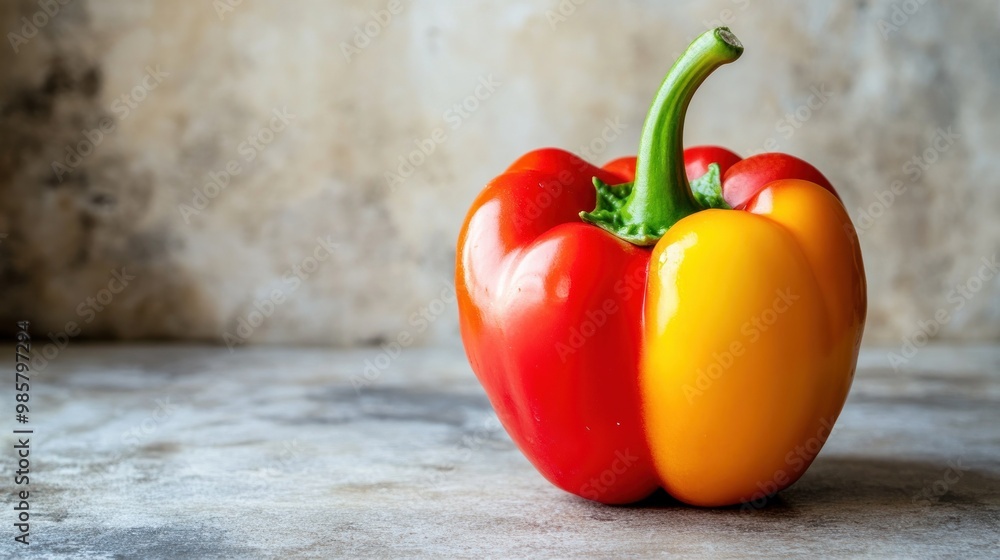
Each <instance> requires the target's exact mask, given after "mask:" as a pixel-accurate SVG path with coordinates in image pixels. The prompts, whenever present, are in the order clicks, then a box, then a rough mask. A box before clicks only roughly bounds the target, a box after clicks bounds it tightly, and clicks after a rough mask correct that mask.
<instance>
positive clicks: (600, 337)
mask: <svg viewBox="0 0 1000 560" xmlns="http://www.w3.org/2000/svg"><path fill="white" fill-rule="evenodd" d="M742 52H743V46H742V44H741V43H740V42H739V40H737V38H736V37H735V36H734V35H733V34H732V32H730V31H729V29H727V28H717V29H713V30H711V31H709V32H707V33H705V34H703V35H701V36H700V37H698V38H697V39H696V40H695V41H694V42H693V43H692V44H691V46H690V47H689V48H688V49H687V50H686V51H685V52H684V53H683V55H681V57H680V58H679V59H678V60H677V62H676V63H675V64H674V66H673V67H672V68H671V69H670V71H669V73H668V74H667V76H666V78H665V79H664V80H663V84H662V85H661V86H660V89H659V91H658V93H657V95H656V98H655V99H654V100H653V103H652V105H651V107H650V110H649V113H648V115H647V116H646V120H645V123H644V124H643V128H642V134H641V137H640V142H639V149H638V154H637V156H636V157H628V158H620V159H617V160H615V161H612V162H610V163H608V164H606V165H604V166H603V167H597V166H595V165H593V164H591V163H588V162H585V161H583V160H581V159H580V158H579V157H577V156H575V155H573V154H571V153H569V152H566V151H563V150H559V149H555V148H543V149H539V150H535V151H532V152H530V153H528V154H525V155H524V156H522V157H521V158H520V159H518V160H517V161H515V162H514V163H513V164H512V165H511V166H510V167H509V168H507V170H506V171H504V172H503V173H502V174H500V175H499V176H497V177H496V178H495V179H493V180H492V181H491V182H490V183H489V184H488V185H487V186H486V188H485V189H484V190H483V191H482V192H481V193H480V195H479V196H478V198H476V200H475V201H474V202H473V204H472V207H471V208H470V210H469V212H468V215H467V217H466V219H465V223H464V225H463V227H462V230H461V233H460V235H459V239H458V251H457V262H456V271H455V275H456V289H457V294H458V304H459V318H460V324H461V333H462V340H463V343H464V345H465V350H466V354H467V356H468V359H469V362H470V364H471V366H472V369H473V370H474V371H475V374H476V376H477V377H478V379H479V381H480V382H481V383H482V385H483V387H484V389H485V390H486V393H487V395H488V396H489V399H490V402H491V404H492V405H493V408H494V409H495V410H496V412H497V415H498V417H499V419H500V421H501V422H502V424H503V426H504V427H505V428H506V430H507V432H508V433H509V434H510V436H511V438H512V439H513V440H514V442H515V443H516V444H517V446H518V447H519V448H520V450H521V451H522V452H523V453H524V455H525V456H526V457H527V458H528V459H529V460H530V461H531V463H532V464H533V465H534V466H535V467H536V468H537V469H538V471H539V472H540V473H541V474H542V475H543V476H544V477H545V478H547V479H548V480H549V481H551V482H552V483H553V484H554V485H556V486H558V487H559V488H561V489H563V490H565V491H567V492H570V493H573V494H576V495H578V496H581V497H584V498H587V499H591V500H596V501H599V502H603V503H608V504H625V503H631V502H635V501H638V500H641V499H643V498H645V497H647V496H649V495H650V494H652V493H654V492H656V491H657V490H658V489H660V488H662V489H664V490H665V491H666V492H667V493H668V494H670V495H671V496H672V497H674V498H676V499H677V500H680V501H682V502H685V503H687V504H692V505H696V506H726V505H732V504H740V503H744V504H747V503H754V502H756V501H758V500H759V499H761V498H763V497H766V496H770V495H773V494H775V493H777V492H780V491H781V490H783V489H785V488H787V487H788V486H790V485H791V484H793V483H794V482H795V481H796V480H798V479H799V478H800V477H801V476H802V474H803V473H804V472H805V471H806V469H808V467H809V465H810V464H811V463H812V461H813V460H814V459H815V457H816V455H817V454H818V453H819V451H820V449H821V448H822V446H823V443H824V442H825V441H826V438H827V437H828V436H829V433H830V430H831V429H832V427H833V424H834V422H835V421H836V419H837V416H838V415H839V414H840V410H841V408H842V407H843V405H844V401H845V400H846V398H847V394H848V390H849V389H850V386H851V381H852V379H853V376H854V370H855V366H856V364H857V358H858V349H859V346H860V342H861V335H862V331H863V329H864V323H865V314H866V309H867V300H866V297H867V296H866V287H865V273H864V266H863V263H862V258H861V250H860V247H859V244H858V239H857V234H856V233H855V230H854V226H853V225H852V223H851V220H850V218H849V217H848V214H847V212H846V211H845V209H844V206H843V204H842V203H841V201H840V199H839V197H838V195H837V192H836V190H835V189H834V187H833V185H831V183H830V182H829V181H828V180H827V179H826V177H824V176H823V174H822V173H820V171H819V170H817V169H816V168H815V167H813V166H812V165H810V164H809V163H806V162H805V161H802V160H800V159H798V158H796V157H793V156H790V155H787V154H780V153H764V154H760V155H755V156H752V157H749V158H746V159H742V158H740V156H738V155H737V154H735V153H733V152H731V151H729V150H727V149H725V148H721V147H717V146H697V147H690V148H687V149H684V145H683V137H682V133H683V128H684V115H685V112H686V111H687V108H688V105H689V102H690V101H691V98H692V97H693V95H694V93H695V91H696V90H697V89H698V87H699V86H700V85H701V84H702V82H704V81H705V79H706V78H707V77H708V76H709V74H711V73H712V72H713V71H714V70H715V69H717V68H719V67H720V66H722V65H724V64H728V63H730V62H733V61H735V60H736V59H738V58H739V57H740V55H741V54H742Z"/></svg>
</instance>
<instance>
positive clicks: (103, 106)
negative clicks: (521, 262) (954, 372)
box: [0, 0, 1000, 344]
mask: <svg viewBox="0 0 1000 560" xmlns="http://www.w3.org/2000/svg"><path fill="white" fill-rule="evenodd" d="M60 1H66V0H60ZM577 3H578V4H579V5H576V4H574V3H573V2H570V1H569V0H564V1H563V2H561V3H559V2H532V1H527V0H523V1H506V2H499V1H498V2H447V3H446V2H419V3H418V2H410V1H406V0H404V1H402V2H400V3H398V4H396V3H395V2H393V3H390V2H388V0H373V1H366V2H360V1H356V2H346V1H341V2H329V1H323V0H316V1H306V0H296V1H291V2H277V1H263V0H257V1H253V0H243V1H242V2H239V1H238V0H214V1H213V2H210V1H208V0H205V1H180V2H178V1H167V0H133V1H128V2H125V1H120V2H111V1H97V0H74V1H72V2H68V3H67V4H66V5H65V6H63V5H61V4H60V3H59V2H58V1H57V2H54V3H53V2H49V3H46V2H34V1H27V0H22V1H17V2H3V3H2V4H0V30H3V32H4V33H5V34H7V35H6V37H7V41H6V44H4V45H2V48H0V73H2V79H0V107H2V111H0V130H2V135H0V196H2V200H3V203H2V206H0V328H2V329H4V330H7V331H9V330H10V325H11V323H12V321H14V320H16V319H19V318H25V317H30V318H32V319H33V320H34V321H35V326H36V328H37V329H39V330H42V329H44V330H46V331H52V332H53V333H55V334H56V335H58V334H59V333H60V332H65V333H67V336H69V337H74V336H108V337H123V338H135V337H166V338H174V337H180V338H197V339H207V340H216V341H218V340H222V339H223V337H224V335H225V333H230V335H232V337H234V338H231V339H230V341H231V342H232V341H233V340H236V342H237V343H239V342H242V341H243V340H250V341H253V342H294V343H321V344H325V343H332V344H352V343H359V342H371V341H375V340H379V339H382V338H395V337H396V336H397V334H398V333H400V332H404V331H405V332H408V333H410V334H411V335H413V336H414V337H415V338H416V339H418V340H425V341H426V340H445V339H449V338H453V337H454V336H456V333H457V328H456V317H455V312H454V308H453V305H452V304H450V303H448V300H450V299H451V293H450V290H449V287H448V282H449V281H450V278H451V271H452V266H453V261H454V240H455V237H456V234H457V231H458V227H459V225H460V222H461V220H462V218H463V216H464V213H465V210H466V208H467V206H468V204H469V203H470V202H471V199H472V198H473V197H474V196H475V194H476V193H477V192H478V190H479V189H480V188H481V187H482V186H483V185H484V183H485V182H486V181H487V180H489V179H490V178H491V177H492V176H494V175H495V174H497V173H498V172H499V171H500V170H502V169H503V168H504V167H505V166H506V165H507V164H508V163H509V162H511V161H512V160H513V159H514V158H515V157H517V156H518V155H519V154H520V153H522V152H524V151H527V150H529V149H531V148H534V147H539V146H543V145H557V146H563V147H567V148H570V149H573V150H577V151H582V150H583V149H586V150H589V151H591V152H593V153H592V154H591V156H590V157H592V158H593V159H594V160H596V161H599V162H600V161H604V160H607V159H610V158H612V157H614V156H618V155H622V154H627V153H633V152H634V150H635V147H636V144H637V139H638V135H639V130H640V126H641V124H642V119H643V116H644V114H645V111H646V109H647V106H648V103H649V101H650V99H651V96H652V94H653V92H654V90H655V88H656V87H657V85H658V84H659V82H660V79H661V78H662V75H663V74H664V72H665V71H666V70H667V68H668V67H669V65H670V64H671V62H672V61H673V58H674V56H676V55H677V54H678V53H679V52H680V51H681V50H682V48H683V47H684V46H685V45H686V44H687V42H688V41H689V40H690V39H692V38H693V37H694V36H695V35H697V34H698V33H700V32H701V31H703V30H704V29H706V28H707V27H710V26H713V25H717V24H718V23H720V22H721V23H726V24H729V25H730V26H731V27H732V28H733V30H734V31H735V32H736V33H737V35H738V36H739V37H740V38H741V39H742V40H743V42H744V44H745V45H746V47H747V50H746V53H745V55H744V57H743V58H742V59H741V60H740V61H739V62H738V63H736V64H734V65H732V66H729V67H726V68H724V69H723V70H721V71H720V72H718V73H717V74H716V75H714V76H713V77H712V78H711V79H710V80H709V81H708V82H707V83H706V84H705V86H704V88H703V90H702V91H701V93H700V94H699V97H698V98H697V99H696V100H695V101H694V103H693V104H692V105H691V112H690V117H689V119H688V123H687V134H686V139H687V143H688V144H695V143H706V142H712V143H719V144H722V145H727V146H730V147H732V148H734V149H736V150H737V151H740V152H742V153H744V154H746V153H749V152H752V151H759V150H763V149H765V148H766V149H776V150H782V151H788V152H791V153H794V154H796V155H799V156H801V157H803V158H806V159H808V160H810V161H813V162H814V163H815V164H816V165H817V166H818V167H819V168H820V169H822V170H823V171H824V172H825V173H826V174H827V175H828V177H830V178H831V179H832V180H833V182H834V184H835V185H837V187H838V189H840V192H841V193H842V196H843V199H844V201H845V203H846V205H847V207H848V208H849V210H850V211H851V214H852V216H853V217H854V218H855V220H856V221H858V223H859V225H860V229H861V238H862V243H863V246H864V251H865V258H866V264H867V267H868V275H869V276H868V278H869V287H870V299H871V311H870V316H869V328H868V331H867V340H869V341H879V340H881V341H889V342H891V341H898V340H900V338H902V337H904V336H907V335H910V334H912V333H914V332H915V331H916V329H918V328H919V321H921V320H925V319H932V318H933V317H934V315H935V313H936V312H938V311H939V310H944V311H945V312H946V315H947V318H946V319H941V320H940V323H942V324H943V325H942V327H941V328H940V329H939V330H940V332H939V333H938V335H937V336H940V337H944V338H949V339H992V340H996V339H998V338H1000V321H998V318H1000V297H998V296H1000V281H995V280H992V279H987V280H985V281H981V280H977V279H974V277H975V275H976V274H977V273H978V272H980V268H981V266H982V265H981V259H983V258H986V259H988V260H989V259H991V258H992V257H993V256H994V254H995V253H996V252H997V250H998V249H1000V247H998V244H1000V221H998V220H997V215H998V211H1000V191H998V189H997V186H998V182H997V179H996V178H997V177H998V176H1000V160H998V159H997V157H996V147H997V146H998V145H1000V126H998V124H1000V120H998V113H997V110H996V107H995V104H996V99H997V94H998V93H1000V88H998V85H1000V44H998V43H997V41H996V29H997V25H998V23H1000V13H998V7H997V4H996V3H995V2H949V3H947V4H946V3H944V2H935V1H933V0H931V1H928V2H925V3H923V4H921V3H919V2H917V1H916V0H908V1H906V2H903V1H895V2H892V1H888V2H865V1H859V2H825V3H819V2H814V3H808V5H806V3H800V2H791V1H787V2H761V1H755V0H731V1H730V0H719V1H712V2H705V1H699V2H689V3H681V2H654V1H652V0H650V1H645V2H615V3H611V2H597V1H594V0H591V1H589V2H587V1H581V0H577ZM49 4H51V5H52V6H56V7H58V13H55V14H54V15H52V16H51V17H49V16H48V15H47V14H45V15H39V13H41V14H44V11H43V9H44V7H45V6H48V5H49ZM52 6H50V11H54V10H53V9H52ZM387 7H393V8H394V9H396V8H398V9H396V10H395V11H397V12H398V13H395V14H392V13H390V12H388V11H382V10H385V9H386V8H387ZM230 8H231V9H230ZM373 11H375V12H376V15H373V13H372V12H373ZM22 18H27V20H24V19H22ZM31 20H34V23H26V21H28V22H30V21H31ZM380 20H381V21H380ZM36 24H37V30H36ZM358 29H360V30H361V33H364V32H365V31H366V30H367V32H368V33H369V34H370V35H373V37H370V38H369V37H361V36H357V33H358V31H357V30H358ZM481 84H484V85H482V86H481ZM477 88H478V89H477ZM477 93H478V94H479V97H480V99H475V97H472V98H470V96H475V95H476V94H477ZM463 103H466V104H467V106H468V107H470V110H468V111H466V110H465V109H461V108H459V109H457V110H456V108H455V106H456V104H458V105H461V104H463ZM602 135H604V137H605V138H610V139H612V140H611V142H608V143H607V145H606V146H605V145H603V141H596V140H595V139H598V138H600V137H601V136H602ZM428 138H430V139H431V140H430V142H431V144H433V146H434V151H433V153H431V154H430V155H428V156H427V157H426V158H424V159H425V161H423V162H422V163H421V164H420V165H418V166H416V168H415V169H414V170H413V171H412V173H411V174H410V175H409V176H408V177H406V178H405V179H404V180H402V181H401V182H398V181H394V183H395V184H394V185H389V184H387V179H386V173H387V172H391V171H393V170H394V169H396V167H397V165H398V163H399V158H400V156H404V155H406V154H407V153H409V152H410V151H411V150H413V149H414V147H415V144H414V142H415V141H417V142H419V141H421V140H425V139H428ZM424 144H425V145H429V144H427V142H424ZM588 146H589V147H588ZM914 158H917V159H914ZM53 162H56V164H55V165H54V163H53ZM404 171H405V170H404ZM897 181H898V182H897ZM212 182H214V183H216V184H219V185H223V184H224V188H217V187H215V186H212V185H210V183H212ZM894 182H895V183H894ZM123 269H124V270H123ZM984 270H986V269H984ZM983 275H984V277H987V276H989V275H990V273H988V272H983ZM117 277H121V278H117ZM129 277H132V278H129ZM126 283H127V285H124V284H126ZM959 284H961V285H963V286H965V285H968V288H969V290H970V291H969V292H968V296H966V295H961V294H960V291H959V290H956V286H957V285H959ZM976 288H978V291H976V292H975V293H973V291H971V290H972V289H976ZM964 289H965V288H963V290H964ZM265 300H272V303H271V304H268V303H261V302H264V301H265ZM255 302H258V307H261V308H262V309H263V312H264V314H269V315H270V316H269V317H268V318H267V319H266V320H264V321H263V322H261V323H259V324H257V321H256V318H257V315H256V314H254V313H253V311H254V306H255ZM272 307H273V310H272ZM421 312H422V314H423V315H422V316H421ZM939 317H944V316H943V315H941V314H940V313H939ZM247 319H250V321H247ZM250 323H254V324H250ZM77 329H79V332H78V331H77ZM929 330H933V329H929Z"/></svg>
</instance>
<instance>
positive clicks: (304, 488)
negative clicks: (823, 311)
mask: <svg viewBox="0 0 1000 560" xmlns="http://www.w3.org/2000/svg"><path fill="white" fill-rule="evenodd" d="M57 354H58V355H55V356H53V357H52V359H50V360H47V361H46V362H45V363H39V364H36V368H35V370H34V371H33V372H32V375H31V377H32V384H31V403H32V406H31V407H30V408H31V412H30V421H29V424H28V425H29V426H30V428H31V429H32V430H33V433H32V434H30V440H31V455H30V461H31V467H30V469H31V475H30V477H31V478H30V488H31V497H32V500H31V506H30V507H31V510H30V511H31V526H30V542H31V544H30V545H29V546H28V547H24V546H23V545H21V544H18V543H14V542H13V541H12V539H11V538H10V537H8V538H7V539H5V541H4V543H3V544H2V545H0V553H2V554H3V555H5V556H9V557H28V556H38V557H49V558H59V557H74V558H119V557H125V558H132V557H136V558H183V557H197V558H243V557H274V556H282V557H303V558H309V557H316V558H329V557H343V556H351V557H354V556H364V557H399V556H406V557H442V556H445V557H483V556H488V557H511V556H514V557H523V556H528V555H531V556H542V557H552V556H555V557H570V556H572V557H618V556H670V555H674V554H678V555H684V556H689V555H695V556H698V555H706V556H713V557H727V556H740V557H746V556H759V557H769V558H771V557H785V556H813V555H815V554H817V553H822V554H823V555H824V556H852V557H855V556H860V555H870V556H878V557H885V556H906V557H915V556H941V555H954V556H958V557H963V558H966V557H973V556H990V555H996V554H997V553H998V550H1000V371H998V370H1000V348H997V347H947V346H932V347H927V348H923V349H920V350H919V352H918V353H917V355H916V356H914V357H912V358H910V359H909V361H908V363H907V364H905V365H904V366H902V367H898V368H897V369H898V371H896V370H894V369H893V368H892V367H891V366H890V361H889V359H888V351H887V350H885V349H871V348H866V349H865V350H863V352H862V355H861V359H860V362H859V367H858V372H857V376H856V379H855V382H854V387H853V389H852V392H851V396H850V398H849V400H848V402H847V405H846V406H845V408H844V412H843V414H842V415H841V418H840V420H839V421H838V423H837V425H836V428H835V429H834V431H833V433H832V435H831V436H830V439H829V441H828V442H827V445H826V447H825V448H824V449H823V451H822V453H821V454H820V456H819V458H818V459H817V460H816V462H815V463H814V464H813V466H812V467H811V468H810V469H809V470H808V471H807V472H806V474H805V475H804V476H803V478H802V479H801V480H800V481H799V482H798V483H797V484H795V485H794V486H792V487H791V488H789V489H788V490H786V491H784V492H782V493H781V494H779V496H778V497H777V498H775V499H774V500H772V502H771V503H770V504H768V505H766V506H765V507H762V508H760V509H750V510H748V508H727V509H698V508H691V507H685V506H683V505H680V504H677V503H675V502H671V501H670V500H669V499H668V498H666V497H664V496H657V497H654V498H653V499H651V500H649V501H647V502H645V503H642V504H638V505H634V506H629V507H610V506H603V505H600V504H596V503H591V502H588V501H586V500H583V499H580V498H577V497H575V496H572V495H569V494H566V493H563V492H562V491H560V490H558V489H556V488H555V487H553V486H551V485H550V484H548V483H547V482H546V481H545V480H544V479H542V477H541V476H540V475H539V474H537V473H536V471H535V470H534V469H533V468H532V467H531V465H530V464H529V463H528V462H527V461H526V460H525V459H524V458H523V457H522V455H521V454H520V453H519V452H518V451H517V449H516V448H515V447H514V445H513V444H512V443H511V441H510V439H509V438H508V436H507V435H506V433H505V432H504V431H503V429H502V427H501V426H500V425H499V423H498V422H497V419H496V416H495V415H494V414H493V412H492V409H491V408H490V406H489V402H488V401H487V399H486V397H485V395H484V393H483V391H482V389H481V388H480V386H479V385H478V383H477V382H476V380H475V377H474V376H473V374H472V372H471V370H470V369H469V367H468V364H467V362H466V361H465V357H464V354H463V353H462V350H461V348H459V347H436V348H409V349H405V350H403V351H402V352H400V353H399V354H398V355H390V354H384V353H383V351H382V350H380V349H377V348H375V349H365V348H362V349H355V350H321V349H308V348H301V349H300V348H269V347H253V348H243V349H238V350H236V351H235V352H231V351H229V350H228V349H226V348H216V347H205V346H176V345H142V346H135V345H86V344H74V345H70V347H68V348H66V349H64V350H62V351H60V352H58V353H57ZM11 355H13V350H11ZM11 364H13V359H12V360H11ZM11 371H13V368H11ZM11 375H13V373H12V374H11ZM4 385H5V388H4V391H3V392H2V394H0V402H2V403H9V404H8V405H2V404H0V409H2V408H7V407H9V408H10V414H11V416H13V414H14V399H13V391H12V389H13V387H8V386H7V384H4ZM7 425H8V426H13V428H12V429H18V427H23V426H19V425H18V424H15V422H14V418H13V417H12V418H10V420H8V423H7ZM5 432H6V433H5V435H4V438H5V441H4V448H5V449H7V452H6V453H5V455H6V456H5V457H3V458H2V464H3V465H4V471H5V472H4V480H6V481H7V482H6V483H5V484H7V485H8V487H11V483H10V481H11V480H12V477H13V473H12V472H11V470H12V467H13V466H14V464H15V463H14V461H15V459H14V453H13V446H14V445H16V444H17V441H18V440H17V438H16V437H15V436H16V435H17V436H19V435H20V434H13V433H12V432H11V430H10V429H8V430H5ZM8 501H10V500H8ZM3 509H4V511H5V512H6V513H4V514H2V517H3V519H2V521H3V523H4V524H5V525H7V526H8V527H9V526H10V525H9V523H10V522H11V520H12V519H13V515H14V512H13V510H11V506H10V505H9V504H8V505H7V506H5V507H4V508H3ZM27 553H31V554H30V555H29V554H27Z"/></svg>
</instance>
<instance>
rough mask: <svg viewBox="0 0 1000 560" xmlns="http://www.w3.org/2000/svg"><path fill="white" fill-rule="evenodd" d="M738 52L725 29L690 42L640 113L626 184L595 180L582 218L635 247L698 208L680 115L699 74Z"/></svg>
mask: <svg viewBox="0 0 1000 560" xmlns="http://www.w3.org/2000/svg"><path fill="white" fill-rule="evenodd" d="M742 53H743V45H742V44H740V41H739V40H738V39H737V38H736V36H735V35H733V34H732V32H730V31H729V29H728V28H726V27H719V28H716V29H712V30H711V31H708V32H706V33H704V34H702V35H701V36H700V37H698V38H697V39H695V40H694V42H693V43H691V46H689V47H688V48H687V50H686V51H684V54H682V55H681V57H680V58H679V59H677V62H675V63H674V66H673V67H672V68H671V69H670V72H668V73H667V76H666V78H664V80H663V84H661V85H660V89H659V91H658V92H657V94H656V99H654V100H653V104H652V106H651V107H650V109H649V113H648V114H647V115H646V121H645V123H644V124H643V125H642V138H641V139H640V140H639V153H638V156H637V160H636V172H635V181H634V182H633V184H632V185H631V188H627V187H626V186H624V185H623V186H617V187H608V186H607V185H604V184H603V183H600V181H598V180H597V179H596V178H595V180H594V181H595V186H596V187H597V189H598V203H597V208H596V209H595V210H594V212H584V213H581V217H583V219H584V220H586V221H588V222H591V223H594V224H595V225H598V226H600V227H602V228H604V229H607V230H608V231H610V232H612V233H614V234H615V235H617V236H619V237H621V238H622V239H625V240H626V241H629V242H631V243H634V244H636V245H653V244H655V243H656V242H657V241H658V240H659V239H660V237H663V234H665V233H666V232H667V230H668V229H669V228H670V227H671V226H672V225H674V224H675V223H677V222H678V221H679V220H680V219H681V218H684V217H685V216H688V215H690V214H693V213H695V212H697V211H699V210H701V207H700V206H699V205H698V203H697V202H696V201H695V199H694V196H693V195H692V194H691V186H690V185H689V184H688V180H687V174H686V173H685V172H684V142H683V132H684V114H685V113H686V112H687V108H688V105H689V104H690V102H691V98H692V97H693V96H694V92H695V91H696V90H697V89H698V86H700V85H701V83H702V82H704V81H705V78H707V77H708V75H709V74H711V73H712V72H713V71H714V70H715V69H716V68H718V67H720V66H722V65H723V64H727V63H730V62H733V61H734V60H736V59H737V58H739V57H740V55H741V54H742Z"/></svg>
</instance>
